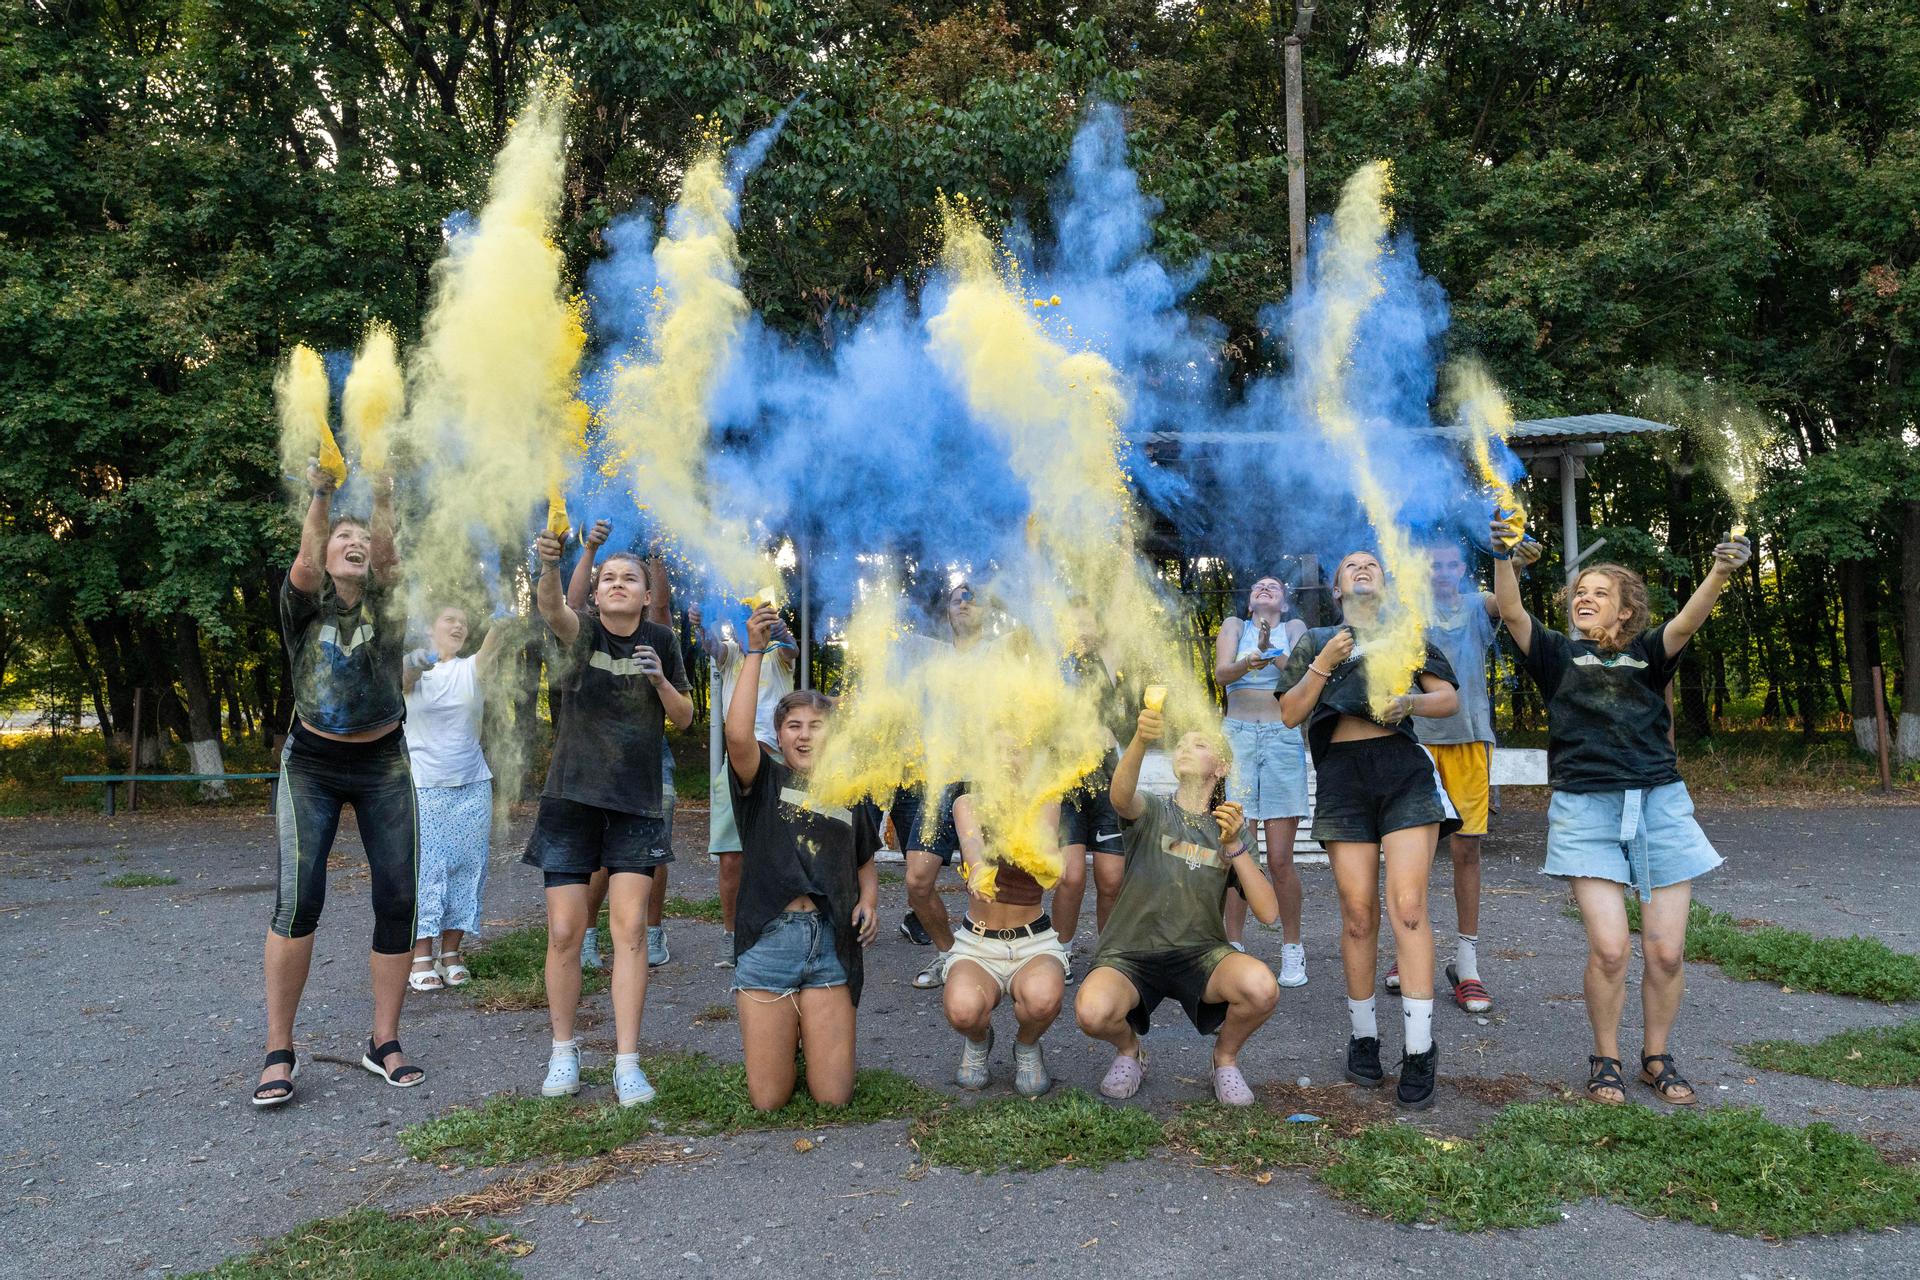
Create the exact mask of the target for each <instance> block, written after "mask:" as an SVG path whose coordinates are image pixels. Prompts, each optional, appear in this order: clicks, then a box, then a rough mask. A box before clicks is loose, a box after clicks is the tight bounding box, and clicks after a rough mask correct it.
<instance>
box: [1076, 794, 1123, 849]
mask: <svg viewBox="0 0 1920 1280" xmlns="http://www.w3.org/2000/svg"><path fill="white" fill-rule="evenodd" d="M1060 843H1061V844H1077V845H1082V846H1084V847H1086V848H1088V849H1091V850H1093V851H1094V852H1095V853H1115V854H1124V853H1126V850H1125V849H1124V848H1122V847H1121V844H1120V815H1118V814H1116V813H1115V812H1114V811H1113V801H1112V800H1111V799H1110V798H1109V797H1108V794H1107V788H1106V787H1105V786H1104V785H1101V786H1097V787H1093V788H1087V787H1075V788H1074V789H1073V790H1072V791H1069V792H1067V794H1066V797H1065V798H1064V799H1062V800H1061V801H1060Z"/></svg>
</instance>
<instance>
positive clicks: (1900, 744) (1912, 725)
mask: <svg viewBox="0 0 1920 1280" xmlns="http://www.w3.org/2000/svg"><path fill="white" fill-rule="evenodd" d="M1893 743H1894V750H1895V752H1896V753H1897V754H1898V755H1899V757H1900V763H1901V764H1914V763H1920V713H1917V712H1911V711H1902V712H1901V713H1900V727H1899V729H1898V730H1897V731H1896V732H1895V733H1894V738H1893Z"/></svg>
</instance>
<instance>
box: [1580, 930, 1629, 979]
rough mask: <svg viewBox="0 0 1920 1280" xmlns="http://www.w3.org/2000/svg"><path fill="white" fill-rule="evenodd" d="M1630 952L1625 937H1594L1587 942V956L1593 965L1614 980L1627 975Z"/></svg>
mask: <svg viewBox="0 0 1920 1280" xmlns="http://www.w3.org/2000/svg"><path fill="white" fill-rule="evenodd" d="M1630 953H1631V948H1630V947H1628V945H1627V940H1626V939H1625V938H1592V939H1589V940H1588V942H1587V957H1588V959H1589V960H1590V961H1591V962H1592V964H1593V967H1594V968H1596V969H1598V970H1599V971H1600V972H1601V973H1602V974H1604V975H1606V977H1607V978H1608V979H1609V980H1611V981H1614V982H1618V981H1619V980H1620V979H1622V978H1624V977H1626V976H1627V957H1628V955H1629V954H1630Z"/></svg>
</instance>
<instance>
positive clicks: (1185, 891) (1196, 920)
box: [1093, 793, 1233, 965]
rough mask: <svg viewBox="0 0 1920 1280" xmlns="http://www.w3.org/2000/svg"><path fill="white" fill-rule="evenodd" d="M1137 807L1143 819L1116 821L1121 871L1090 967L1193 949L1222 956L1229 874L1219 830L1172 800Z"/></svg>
mask: <svg viewBox="0 0 1920 1280" xmlns="http://www.w3.org/2000/svg"><path fill="white" fill-rule="evenodd" d="M1140 800H1141V802H1142V803H1143V804H1144V805H1145V806H1146V808H1145V809H1144V810H1143V811H1142V812H1141V814H1140V816H1139V817H1138V818H1136V819H1134V820H1133V821H1131V822H1128V821H1126V820H1125V819H1122V821H1121V831H1122V843H1123V846H1124V851H1125V855H1126V870H1125V872H1124V874H1123V877H1122V879H1121V881H1120V894H1119V896H1118V897H1117V898H1115V899H1114V903H1113V912H1112V914H1111V915H1109V916H1108V917H1107V927H1106V928H1104V929H1102V930H1101V931H1100V947H1099V950H1098V951H1097V952H1096V953H1095V955H1094V958H1093V963H1094V964H1095V965H1100V964H1103V963H1107V962H1109V961H1110V960H1112V959H1114V958H1116V957H1119V958H1126V957H1140V956H1151V955H1158V954H1160V953H1163V952H1167V951H1191V950H1192V949H1193V948H1196V947H1212V948H1214V949H1216V950H1218V951H1222V952H1224V951H1225V950H1226V949H1227V927H1226V924H1225V922H1224V921H1223V920H1222V919H1221V916H1220V911H1221V908H1222V907H1224V906H1225V905H1226V901H1227V886H1228V883H1229V882H1230V881H1231V879H1232V877H1233V871H1232V868H1230V867H1229V866H1228V865H1227V859H1226V858H1225V857H1223V856H1221V853H1220V824H1219V823H1217V822H1215V821H1214V817H1213V815H1212V814H1211V813H1188V812H1187V811H1186V810H1185V809H1182V808H1181V807H1180V806H1179V805H1178V804H1176V803H1174V801H1173V799H1172V797H1170V796H1152V795H1146V794H1144V793H1141V794H1140ZM1213 959H1217V957H1209V961H1208V962H1209V963H1211V961H1212V960H1213Z"/></svg>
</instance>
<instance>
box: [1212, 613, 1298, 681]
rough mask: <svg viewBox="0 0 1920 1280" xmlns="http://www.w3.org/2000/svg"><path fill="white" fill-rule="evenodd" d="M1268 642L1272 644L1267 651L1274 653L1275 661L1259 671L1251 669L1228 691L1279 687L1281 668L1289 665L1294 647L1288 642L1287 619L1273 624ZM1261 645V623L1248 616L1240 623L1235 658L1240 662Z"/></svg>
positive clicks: (1251, 654) (1250, 655)
mask: <svg viewBox="0 0 1920 1280" xmlns="http://www.w3.org/2000/svg"><path fill="white" fill-rule="evenodd" d="M1267 644H1268V645H1269V646H1270V647H1269V648H1268V649H1267V652H1268V653H1270V654H1272V655H1273V661H1272V662H1270V663H1268V664H1267V665H1266V666H1264V667H1261V668H1260V669H1259V670H1258V671H1249V672H1247V674H1245V675H1243V676H1241V677H1240V678H1239V679H1238V680H1235V681H1234V682H1233V683H1232V684H1230V685H1228V686H1227V692H1228V693H1232V692H1233V691H1234V690H1236V689H1266V690H1272V689H1274V688H1276V687H1278V685H1279V683H1280V668H1282V667H1284V666H1286V665H1287V651H1288V650H1289V649H1290V648H1291V647H1292V646H1291V645H1290V644H1289V643H1288V637H1287V624H1286V620H1285V619H1282V620H1281V621H1279V622H1276V623H1274V624H1273V630H1272V631H1271V632H1270V633H1268V635H1267ZM1259 647H1260V624H1259V623H1257V622H1255V621H1254V620H1253V619H1251V618H1248V619H1246V620H1245V621H1243V622H1242V623H1241V624H1240V648H1239V650H1238V651H1237V652H1236V653H1235V654H1234V655H1233V660H1234V661H1235V662H1239V661H1240V660H1242V659H1243V658H1250V657H1252V656H1253V654H1254V651H1255V650H1256V649H1258V648H1259Z"/></svg>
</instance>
